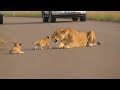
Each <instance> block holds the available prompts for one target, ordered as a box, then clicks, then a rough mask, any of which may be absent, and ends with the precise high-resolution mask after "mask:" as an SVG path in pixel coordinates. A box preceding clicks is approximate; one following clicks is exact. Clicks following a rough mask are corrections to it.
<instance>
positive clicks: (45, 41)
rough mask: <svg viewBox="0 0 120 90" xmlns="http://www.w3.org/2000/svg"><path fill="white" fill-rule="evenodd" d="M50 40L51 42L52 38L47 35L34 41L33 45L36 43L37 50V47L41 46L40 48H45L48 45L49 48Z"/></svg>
mask: <svg viewBox="0 0 120 90" xmlns="http://www.w3.org/2000/svg"><path fill="white" fill-rule="evenodd" d="M50 42H51V38H50V37H49V36H46V37H45V38H42V39H40V40H38V41H36V42H32V43H33V45H35V48H34V49H35V50H36V49H37V47H40V49H42V50H44V49H45V48H46V47H47V48H51V47H50Z"/></svg>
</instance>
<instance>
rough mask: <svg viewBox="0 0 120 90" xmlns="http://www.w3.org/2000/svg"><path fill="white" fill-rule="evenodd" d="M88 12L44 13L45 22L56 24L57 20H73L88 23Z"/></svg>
mask: <svg viewBox="0 0 120 90" xmlns="http://www.w3.org/2000/svg"><path fill="white" fill-rule="evenodd" d="M86 12H87V11H42V19H43V22H49V23H54V22H56V18H70V17H71V18H72V20H73V21H78V19H79V20H80V21H86Z"/></svg>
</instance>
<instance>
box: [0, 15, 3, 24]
mask: <svg viewBox="0 0 120 90" xmlns="http://www.w3.org/2000/svg"><path fill="white" fill-rule="evenodd" d="M0 24H3V15H2V14H0Z"/></svg>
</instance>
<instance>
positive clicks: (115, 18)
mask: <svg viewBox="0 0 120 90" xmlns="http://www.w3.org/2000/svg"><path fill="white" fill-rule="evenodd" d="M3 13H4V16H11V17H41V11H4V12H3ZM87 19H88V20H97V21H112V22H120V11H87Z"/></svg>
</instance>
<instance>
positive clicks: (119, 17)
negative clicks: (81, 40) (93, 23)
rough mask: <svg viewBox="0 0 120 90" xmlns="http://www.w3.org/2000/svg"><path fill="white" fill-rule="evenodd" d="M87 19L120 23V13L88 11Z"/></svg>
mask: <svg viewBox="0 0 120 90" xmlns="http://www.w3.org/2000/svg"><path fill="white" fill-rule="evenodd" d="M87 19H89V20H98V21H113V22H120V11H88V13H87Z"/></svg>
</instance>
